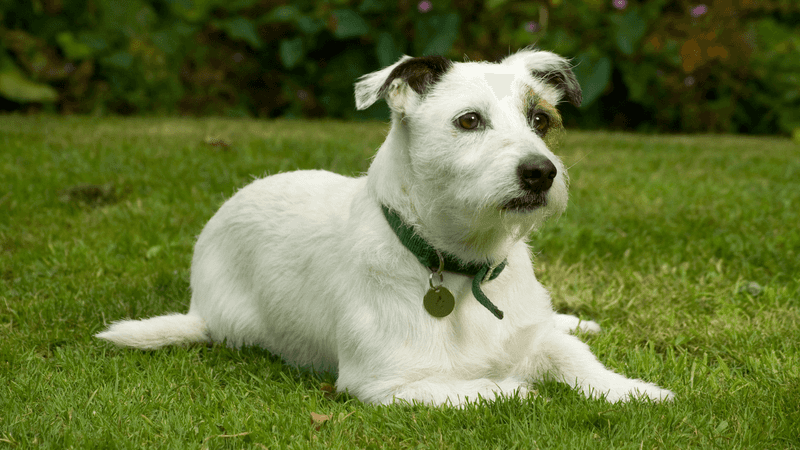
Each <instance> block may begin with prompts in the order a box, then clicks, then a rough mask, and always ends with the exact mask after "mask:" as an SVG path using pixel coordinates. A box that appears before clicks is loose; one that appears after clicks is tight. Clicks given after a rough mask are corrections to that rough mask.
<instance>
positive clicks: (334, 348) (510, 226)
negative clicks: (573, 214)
mask: <svg viewBox="0 0 800 450" xmlns="http://www.w3.org/2000/svg"><path fill="white" fill-rule="evenodd" d="M448 63H449V62H447V63H443V61H442V60H440V59H439V60H436V59H428V60H425V61H423V60H420V59H414V58H409V57H403V58H401V59H400V60H399V61H398V62H397V63H396V64H394V65H392V66H390V67H387V68H385V69H383V70H380V71H378V72H375V73H372V74H368V75H365V76H364V77H362V78H361V79H360V80H359V82H358V83H357V84H356V89H355V91H356V105H357V107H358V108H360V109H363V108H367V107H369V106H370V105H371V104H372V103H374V102H376V101H377V100H378V99H380V98H384V99H386V101H387V102H388V103H389V106H390V107H391V110H392V128H391V130H390V132H389V135H388V136H387V138H386V141H385V142H384V143H383V145H382V146H381V148H380V150H379V151H378V153H377V155H376V157H375V160H374V161H373V163H372V165H371V167H370V169H369V173H368V175H367V176H366V177H362V178H356V179H353V178H346V177H343V176H340V175H335V174H332V173H329V172H325V171H299V172H291V173H283V174H279V175H274V176H270V177H266V178H264V179H260V180H257V181H255V182H253V183H252V184H250V185H249V186H247V187H245V188H243V189H242V190H241V191H239V192H238V193H237V194H236V195H235V196H233V197H232V198H231V199H230V200H228V201H227V202H226V203H225V204H224V205H223V206H222V207H221V208H220V210H219V211H218V212H217V213H216V214H215V215H214V217H213V218H212V219H211V220H210V221H209V223H208V224H207V225H206V227H205V229H204V230H203V232H202V233H201V235H200V237H199V239H198V241H197V245H196V246H195V253H194V258H193V260H192V275H191V286H192V302H191V307H190V308H189V312H188V313H187V314H185V315H182V314H174V315H168V316H161V317H155V318H152V319H146V320H141V321H122V322H117V323H115V324H113V325H111V326H110V327H109V329H108V330H107V331H105V332H103V333H100V334H98V335H97V336H98V337H100V338H103V339H107V340H109V341H111V342H114V343H116V344H119V345H126V346H131V347H136V348H142V349H153V348H158V347H161V346H164V345H173V344H181V343H187V342H222V341H225V342H227V344H228V345H231V346H234V347H239V346H242V345H257V346H261V347H263V348H266V349H268V350H270V351H271V352H273V353H276V354H279V355H281V356H282V357H283V359H285V360H286V362H287V363H289V364H293V365H296V366H303V367H313V368H314V369H317V370H335V371H338V381H337V387H338V390H340V391H348V392H350V394H352V395H355V396H356V397H358V398H359V399H361V400H363V401H365V402H375V403H390V402H393V401H396V400H407V401H420V402H424V403H427V404H433V405H439V404H445V403H452V404H456V405H458V404H462V403H463V402H465V401H467V400H468V399H470V400H474V399H476V398H477V397H478V396H482V397H484V398H488V399H493V398H495V396H496V395H500V394H502V393H511V392H514V391H517V392H519V393H521V394H523V395H524V394H525V393H526V392H527V388H528V386H529V383H530V382H534V381H536V380H541V379H542V378H544V377H551V378H553V379H556V380H559V381H562V382H565V383H567V384H569V385H571V386H575V387H577V388H579V389H581V390H582V391H583V392H584V393H585V394H586V395H590V396H605V398H606V399H608V400H609V401H617V400H627V399H630V398H633V397H638V396H642V397H646V398H650V399H653V400H664V399H669V398H671V397H672V395H673V394H672V393H671V392H670V391H667V390H663V389H661V388H659V387H657V386H655V385H653V384H650V383H646V382H643V381H640V380H633V379H628V378H625V377H623V376H622V375H618V374H616V373H614V372H612V371H610V370H608V369H606V368H605V367H604V366H603V365H602V364H601V363H600V362H599V361H598V360H597V359H596V358H595V357H594V356H593V355H592V354H591V352H590V351H589V348H588V346H586V344H584V343H582V342H581V341H580V340H579V339H578V338H577V337H575V336H573V335H571V334H569V332H570V331H571V330H575V329H583V330H584V331H590V332H597V331H599V327H598V326H597V324H596V323H594V322H580V321H579V320H578V319H577V318H575V317H572V316H566V315H560V314H555V313H554V312H553V309H552V306H551V302H550V296H549V294H548V292H547V291H546V290H545V289H544V288H543V287H542V285H541V284H540V283H539V282H538V281H537V280H536V277H535V275H534V272H533V268H532V266H531V254H530V251H529V249H528V246H527V245H526V243H525V240H526V239H527V237H528V235H529V233H530V232H531V231H533V230H534V229H536V228H537V227H538V226H539V225H541V224H542V223H543V222H544V221H545V220H546V219H547V218H549V217H551V216H554V215H559V214H561V212H562V211H563V210H564V208H565V207H566V203H567V177H566V170H565V169H564V166H563V165H562V164H561V162H560V161H559V159H558V158H557V157H556V156H555V155H554V154H553V153H552V152H551V149H549V148H548V147H547V145H545V141H544V140H543V139H542V137H541V136H539V135H537V134H536V132H534V130H532V129H531V126H530V123H529V122H528V121H529V116H530V114H529V113H530V111H526V109H529V108H530V104H531V103H532V100H531V99H542V100H543V101H546V102H548V103H549V104H550V105H555V104H557V103H558V102H559V101H560V100H561V98H562V97H564V96H566V97H567V98H568V99H570V101H573V102H576V103H580V88H579V87H578V86H577V83H576V82H574V75H572V72H571V70H570V69H569V65H568V64H567V62H566V61H565V60H564V59H563V58H561V57H559V56H557V55H554V54H552V53H547V52H540V51H535V50H532V49H526V50H524V51H522V52H519V53H517V54H515V55H512V56H510V57H509V58H507V59H506V60H504V61H503V62H501V63H499V64H489V63H480V62H466V63H453V64H448ZM426 71H428V72H429V73H427V72H426ZM537 101H538V100H537ZM469 112H475V113H479V114H480V115H481V117H483V118H484V120H485V124H484V126H483V127H482V128H481V129H476V130H469V131H468V130H464V129H460V128H458V127H457V126H456V124H455V123H454V121H455V120H456V119H457V118H458V117H459V116H461V115H462V114H464V113H469ZM558 123H560V122H558ZM532 155H544V156H546V157H547V158H548V159H550V160H551V161H552V162H553V164H554V165H555V166H556V167H557V170H558V173H557V176H556V178H555V179H554V180H553V184H552V186H551V187H550V188H549V190H548V191H547V192H546V203H545V204H543V205H538V207H535V208H533V207H532V208H530V209H527V210H525V209H522V210H509V209H506V208H504V207H503V205H505V204H507V203H508V202H509V201H510V200H512V199H515V198H519V197H520V196H521V195H523V194H524V192H523V191H522V188H521V187H520V180H519V178H518V175H517V167H518V165H520V162H521V161H524V160H525V159H526V158H530V157H531V156H532ZM543 195H544V194H543ZM381 204H384V205H386V206H388V207H390V208H392V209H393V210H395V211H397V212H398V213H399V214H400V216H401V217H403V219H404V220H405V221H406V222H408V223H409V224H412V225H413V226H414V227H415V228H416V230H417V232H418V233H419V234H420V235H421V236H422V237H424V238H425V239H426V240H427V241H428V242H429V243H431V244H432V245H433V246H434V247H436V248H437V249H440V250H441V251H444V252H447V253H450V254H452V255H455V256H457V257H459V258H461V259H463V260H465V261H472V262H487V261H488V262H499V261H502V260H503V259H506V258H507V259H508V265H507V266H506V268H505V270H504V271H503V272H502V273H501V274H500V276H499V277H498V278H496V279H494V280H492V281H487V282H484V283H483V285H482V289H483V291H484V292H485V294H486V295H487V296H488V297H489V298H490V299H491V300H492V301H493V302H494V303H495V304H496V305H497V306H498V307H499V308H500V309H501V310H503V311H504V312H505V318H504V319H503V320H498V319H497V318H495V317H494V316H493V315H492V314H490V313H489V312H488V311H487V310H486V309H485V308H484V307H483V306H481V305H480V304H479V303H478V302H477V301H476V300H475V298H474V297H473V295H472V291H471V289H470V284H471V278H470V277H468V276H465V275H459V274H455V273H449V272H448V273H445V276H444V286H445V287H447V288H448V289H449V290H450V291H451V292H452V293H453V294H454V296H455V301H456V307H455V310H454V311H453V312H452V313H451V314H450V315H448V316H447V317H444V318H434V317H432V316H431V315H429V314H428V313H427V312H426V311H425V309H424V308H423V307H422V298H423V296H424V294H425V292H426V290H427V289H428V277H429V275H430V270H429V269H428V268H426V267H423V266H422V265H421V264H420V263H419V262H418V261H417V260H416V258H415V257H414V256H413V255H412V254H411V253H410V252H409V251H408V250H407V249H406V248H405V247H404V246H403V245H402V244H401V243H400V241H399V240H398V238H397V236H396V235H395V234H394V233H393V231H392V230H391V228H390V227H389V224H388V223H387V221H386V219H385V218H384V216H383V215H382V212H381V208H380V205H381Z"/></svg>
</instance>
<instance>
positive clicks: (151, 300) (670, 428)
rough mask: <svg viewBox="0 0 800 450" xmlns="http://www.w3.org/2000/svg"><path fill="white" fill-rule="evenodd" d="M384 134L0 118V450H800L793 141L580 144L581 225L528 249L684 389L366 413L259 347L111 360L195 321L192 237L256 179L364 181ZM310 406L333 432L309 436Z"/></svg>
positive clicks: (368, 409) (613, 362)
mask: <svg viewBox="0 0 800 450" xmlns="http://www.w3.org/2000/svg"><path fill="white" fill-rule="evenodd" d="M386 131H387V126H386V124H383V123H375V124H353V123H340V122H330V121H265V120H231V119H123V118H111V119H98V118H88V117H68V118H61V117H47V116H33V117H18V116H0V448H30V447H34V446H43V447H49V448H65V447H74V448H93V447H103V448H106V447H108V448H117V447H121V448H135V449H138V448H175V449H184V448H241V447H250V448H307V447H312V448H325V449H328V448H355V447H360V448H379V447H388V448H408V447H414V448H416V447H424V448H428V447H432V448H501V449H508V448H553V447H556V448H581V449H583V448H587V447H595V448H631V449H639V448H646V449H650V448H705V447H710V448H726V449H728V448H798V447H800V406H798V405H799V404H800V254H799V253H800V146H798V145H797V144H793V143H792V142H791V141H790V140H788V139H777V138H751V137H739V136H644V135H630V134H610V133H589V132H571V133H569V134H568V135H567V138H566V140H565V143H564V146H563V149H562V150H561V151H560V153H561V154H562V155H563V159H564V161H565V162H566V164H567V165H568V166H572V168H571V169H570V174H571V180H572V181H571V199H570V206H569V208H568V210H567V213H566V214H565V215H564V216H562V217H561V218H560V219H559V220H558V221H553V222H551V223H549V224H548V225H547V226H546V227H545V229H544V230H543V231H542V233H541V234H539V235H536V236H535V237H534V239H533V242H532V245H533V247H534V252H535V255H536V256H535V260H536V270H537V273H538V276H539V277H540V279H541V280H542V282H543V283H544V284H545V285H546V286H548V287H549V288H550V289H551V290H552V292H553V297H554V299H555V303H556V307H557V308H558V309H559V310H560V311H565V312H571V313H574V314H579V315H581V316H582V317H585V318H591V319H594V320H596V321H598V322H600V324H601V325H602V326H603V327H604V329H605V332H604V334H602V335H600V336H596V337H587V338H586V339H587V341H588V342H589V344H590V345H591V347H592V348H593V350H594V352H595V353H596V354H597V355H598V357H599V358H600V359H601V360H602V361H603V362H605V363H606V365H608V366H610V367H612V368H614V369H616V370H617V371H620V372H623V373H625V374H626V375H628V376H633V377H640V378H644V379H646V380H648V381H652V382H655V383H658V384H660V385H661V386H664V387H666V388H668V389H671V390H673V391H675V392H676V394H677V397H676V400H675V402H674V403H671V404H666V405H653V404H649V403H645V402H636V403H631V404H625V405H611V404H607V403H605V402H602V401H595V400H587V399H585V398H583V397H582V396H581V395H579V394H577V393H575V392H573V391H571V390H569V389H567V388H565V387H564V386H562V385H558V384H554V383H544V384H541V385H539V386H538V387H537V389H538V393H539V395H538V396H535V397H534V396H531V397H529V398H525V399H519V398H513V399H508V400H505V401H501V402H497V403H494V404H479V405H474V406H472V407H469V408H467V409H466V410H452V409H432V408H427V407H421V406H413V407H407V406H390V407H375V406H366V405H363V404H361V403H360V402H358V401H357V400H355V399H353V398H349V397H347V396H343V395H339V396H335V395H331V394H330V391H331V384H332V383H334V380H333V379H332V378H330V377H317V376H315V375H313V374H309V373H299V372H298V371H297V370H294V369H292V368H290V367H287V366H285V365H283V364H282V363H281V362H280V360H278V359H276V358H275V357H273V356H271V355H270V354H268V353H267V352H264V351H262V350H258V349H245V350H242V351H233V350H230V349H227V348H225V347H223V346H220V345H215V346H212V347H205V346H195V347H191V348H170V349H166V350H162V351H156V352H140V351H134V350H128V349H118V348H115V347H113V346H111V345H108V344H106V343H104V342H100V341H98V340H96V339H93V338H92V337H91V336H92V334H94V333H96V332H98V331H100V330H101V329H102V328H103V327H104V324H105V323H108V322H110V321H112V320H116V319H120V318H124V317H134V318H140V317H146V316H152V315H157V314H161V313H164V312H167V311H184V310H185V309H186V308H187V307H188V304H189V292H188V289H189V282H188V280H189V263H190V259H191V254H192V246H193V243H194V240H195V237H196V236H197V235H198V233H199V232H200V230H201V229H202V227H203V225H204V224H205V222H206V221H207V220H208V219H209V218H210V217H211V216H212V214H213V213H214V212H215V210H216V209H217V208H218V207H219V206H220V205H221V203H222V202H223V201H224V200H225V199H226V198H228V197H230V196H231V195H232V194H233V193H234V192H235V191H236V190H237V189H239V188H240V187H242V186H244V185H245V184H247V183H248V182H249V181H251V180H252V179H253V177H256V176H263V175H265V174H270V173H276V172H279V171H286V170H294V169H299V168H303V169H306V168H320V169H328V170H332V171H335V172H339V173H343V174H347V175H357V174H359V173H363V172H364V171H366V169H367V167H368V164H369V160H370V157H371V156H372V154H373V153H374V151H375V149H376V148H377V147H378V146H379V145H380V143H381V141H382V139H383V136H384V135H385V133H386ZM312 413H314V414H318V415H321V416H325V417H322V419H325V418H326V417H327V420H322V419H320V417H319V416H315V417H317V420H318V421H317V422H316V423H313V424H312Z"/></svg>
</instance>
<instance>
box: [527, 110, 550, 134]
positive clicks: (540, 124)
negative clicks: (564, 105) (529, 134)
mask: <svg viewBox="0 0 800 450" xmlns="http://www.w3.org/2000/svg"><path fill="white" fill-rule="evenodd" d="M531 125H532V126H533V129H534V130H535V131H536V132H537V133H538V134H539V135H540V136H544V135H545V133H547V129H548V128H550V117H549V116H548V115H547V114H545V113H536V114H534V115H533V119H532V120H531Z"/></svg>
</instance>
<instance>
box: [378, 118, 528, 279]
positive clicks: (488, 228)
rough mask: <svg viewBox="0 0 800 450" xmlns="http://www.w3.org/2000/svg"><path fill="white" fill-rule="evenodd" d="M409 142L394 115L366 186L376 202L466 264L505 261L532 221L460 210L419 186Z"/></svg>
mask: <svg viewBox="0 0 800 450" xmlns="http://www.w3.org/2000/svg"><path fill="white" fill-rule="evenodd" d="M396 114H397V113H394V114H393V116H394V115H396ZM410 145H411V136H410V130H409V129H408V126H407V125H406V124H405V123H403V121H402V118H400V117H393V125H392V128H391V130H390V131H389V134H388V136H387V137H386V141H385V142H384V143H383V145H382V146H381V148H380V149H379V150H378V153H377V154H376V155H375V159H374V160H373V162H372V164H371V165H370V168H369V172H368V179H367V189H368V191H369V193H370V195H371V196H372V197H373V198H374V199H375V200H376V202H377V203H378V204H381V205H385V206H387V207H389V208H391V209H392V210H394V211H397V213H398V214H399V216H400V217H402V219H403V220H404V221H405V222H406V223H408V224H409V225H411V226H413V227H415V228H416V230H417V232H418V233H419V234H420V235H421V236H422V237H423V238H424V239H425V240H426V241H427V242H429V243H430V244H431V245H432V246H434V247H435V248H437V249H440V250H441V251H444V252H447V253H450V254H452V255H454V256H456V257H458V258H459V259H461V260H462V261H465V262H471V263H480V264H483V263H486V262H488V263H490V264H491V263H495V262H498V261H503V260H505V259H506V257H507V256H508V254H509V253H510V251H511V248H512V247H513V246H514V245H516V244H517V243H518V242H519V241H521V240H523V239H525V238H527V236H528V235H529V234H530V232H531V231H532V229H533V228H534V223H533V222H531V221H525V220H504V218H503V216H502V214H503V213H501V212H499V211H483V212H481V211H477V212H476V211H472V210H471V211H468V212H465V211H460V210H459V209H458V207H457V206H454V205H451V204H447V203H445V202H444V200H443V199H442V198H441V197H440V196H435V195H431V193H429V192H424V190H423V189H420V185H419V183H418V182H416V181H415V178H414V175H413V173H412V169H411V167H412V165H411V160H410V156H409V154H408V152H407V151H406V149H408V148H409V146H410Z"/></svg>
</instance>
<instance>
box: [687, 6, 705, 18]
mask: <svg viewBox="0 0 800 450" xmlns="http://www.w3.org/2000/svg"><path fill="white" fill-rule="evenodd" d="M707 12H708V6H706V5H697V6H695V7H694V8H692V10H691V11H689V14H691V15H692V17H700V16H702V15H703V14H705V13H707Z"/></svg>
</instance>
